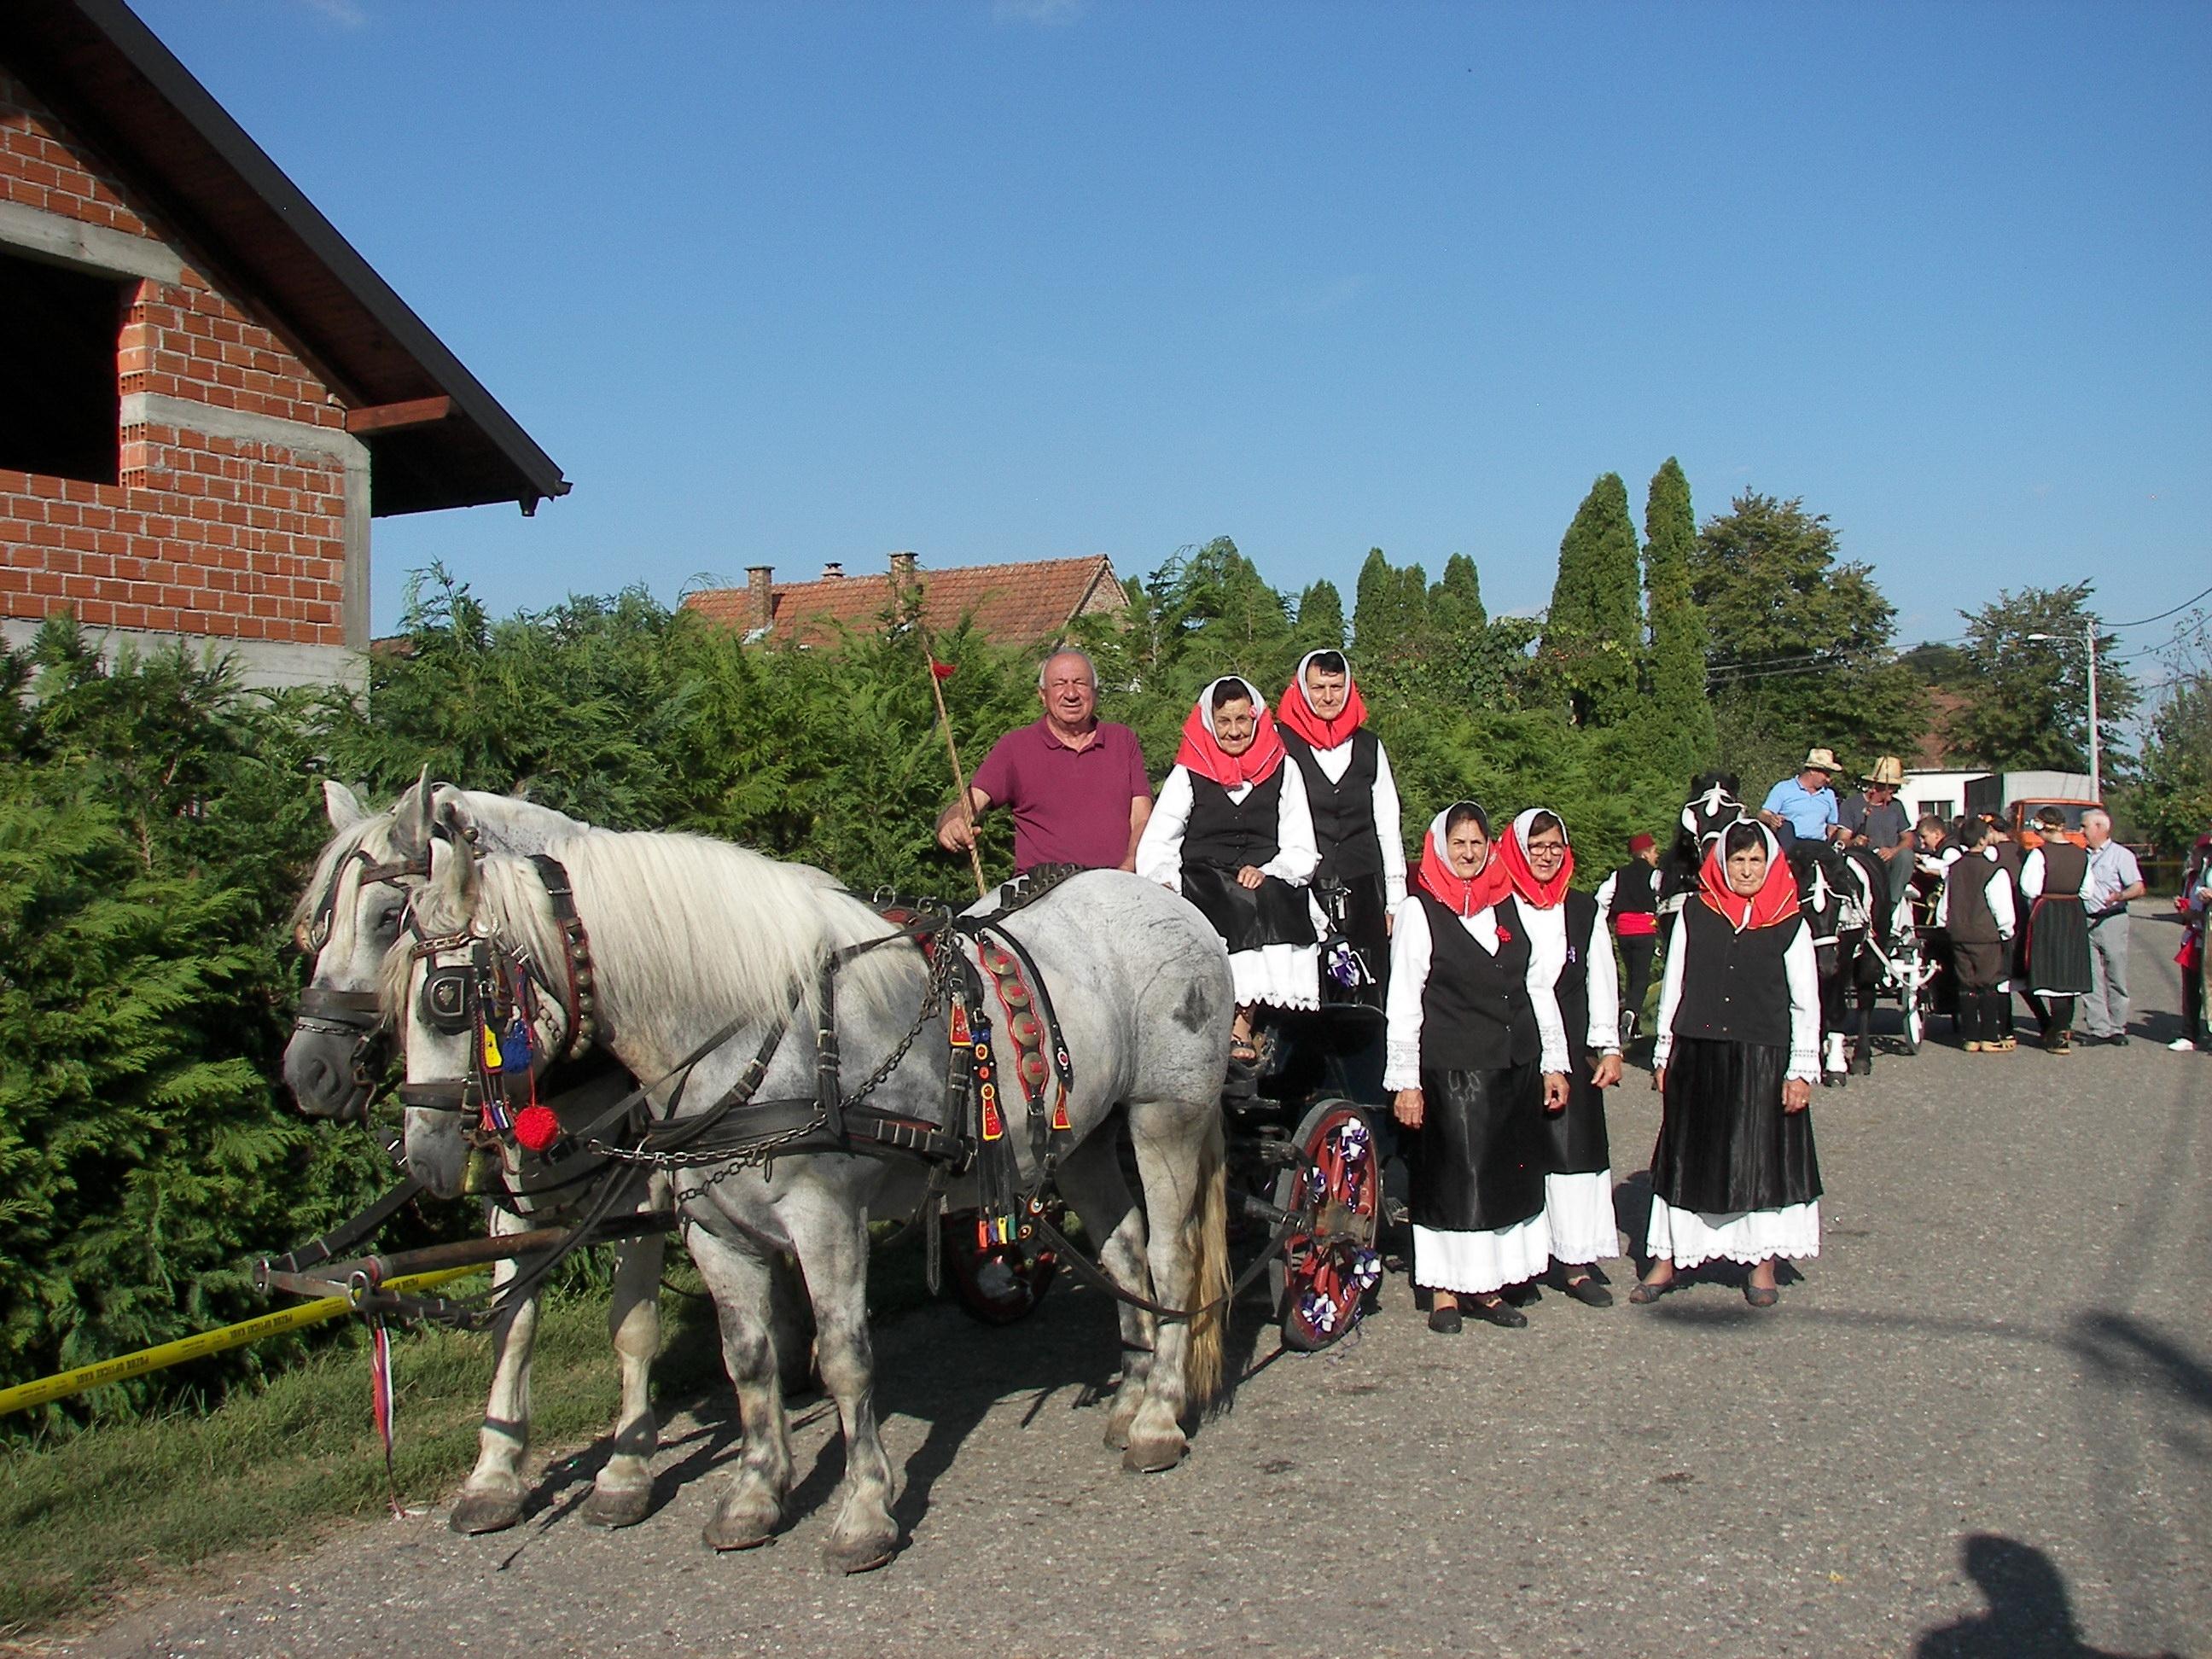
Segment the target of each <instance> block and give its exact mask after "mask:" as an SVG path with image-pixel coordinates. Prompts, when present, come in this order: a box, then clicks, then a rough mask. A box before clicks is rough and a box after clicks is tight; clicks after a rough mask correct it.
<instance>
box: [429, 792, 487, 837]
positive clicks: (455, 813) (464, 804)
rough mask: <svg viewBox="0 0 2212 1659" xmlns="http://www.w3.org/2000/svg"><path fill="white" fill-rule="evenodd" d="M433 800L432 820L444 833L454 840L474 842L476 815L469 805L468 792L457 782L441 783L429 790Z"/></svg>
mask: <svg viewBox="0 0 2212 1659" xmlns="http://www.w3.org/2000/svg"><path fill="white" fill-rule="evenodd" d="M430 794H431V799H432V802H433V810H432V812H431V817H432V820H433V821H434V822H435V823H436V824H437V825H438V827H439V829H441V831H442V832H443V833H445V834H447V835H448V836H452V837H453V839H454V840H456V841H465V842H474V841H475V840H476V838H477V815H476V813H475V812H474V811H472V810H471V808H470V806H469V798H468V793H467V792H466V791H465V790H464V789H463V788H462V787H460V786H459V784H453V783H441V784H438V785H436V786H435V787H434V788H433V789H432V790H431V792H430Z"/></svg>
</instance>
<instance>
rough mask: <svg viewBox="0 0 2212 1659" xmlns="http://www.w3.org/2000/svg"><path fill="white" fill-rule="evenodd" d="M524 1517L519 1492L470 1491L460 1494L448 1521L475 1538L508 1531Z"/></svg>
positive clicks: (458, 1529) (461, 1531) (460, 1532)
mask: <svg viewBox="0 0 2212 1659" xmlns="http://www.w3.org/2000/svg"><path fill="white" fill-rule="evenodd" d="M521 1519H522V1494H521V1493H520V1492H463V1493H462V1494H461V1498H460V1501H459V1503H457V1504H454V1505H453V1514H452V1515H451V1516H448V1517H447V1522H446V1524H447V1526H449V1527H451V1528H453V1530H454V1531H455V1532H458V1533H459V1534H462V1535H463V1536H465V1537H469V1538H475V1537H477V1536H480V1535H481V1534H484V1533H488V1532H505V1531H506V1530H507V1528H509V1527H511V1526H513V1524H514V1523H515V1522H518V1521H520V1520H521Z"/></svg>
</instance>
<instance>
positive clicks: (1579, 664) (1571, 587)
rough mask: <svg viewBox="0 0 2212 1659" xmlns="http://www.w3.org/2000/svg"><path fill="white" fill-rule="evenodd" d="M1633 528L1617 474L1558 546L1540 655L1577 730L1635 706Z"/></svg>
mask: <svg viewBox="0 0 2212 1659" xmlns="http://www.w3.org/2000/svg"><path fill="white" fill-rule="evenodd" d="M1643 638H1644V617H1643V605H1642V602H1641V600H1640V599H1639V598H1638V558H1637V546H1636V526H1635V525H1634V523H1633V522H1632V520H1630V518H1629V516H1628V490H1627V487H1626V485H1624V484H1623V483H1621V481H1620V474H1619V473H1617V472H1607V473H1606V474H1605V475H1604V476H1602V477H1600V478H1599V479H1598V480H1597V482H1596V483H1594V484H1592V485H1591V486H1590V489H1589V494H1588V495H1585V496H1583V501H1582V505H1581V506H1580V507H1577V508H1576V510H1575V516H1574V519H1573V520H1572V522H1571V523H1570V524H1569V525H1568V526H1567V533H1566V534H1565V536H1564V537H1562V538H1560V541H1559V574H1558V577H1557V579H1556V580H1554V581H1553V585H1552V604H1551V607H1550V609H1549V610H1548V611H1546V613H1545V617H1544V656H1545V658H1546V659H1547V661H1548V663H1549V665H1550V666H1551V669H1552V671H1553V674H1554V675H1556V676H1557V677H1558V678H1559V682H1560V684H1561V685H1562V686H1563V688H1564V689H1565V692H1566V694H1567V697H1568V702H1569V705H1570V707H1571V709H1572V711H1573V715H1574V719H1575V721H1576V723H1577V725H1595V726H1610V725H1613V724H1614V723H1616V722H1617V721H1620V720H1624V719H1626V717H1627V715H1628V714H1629V713H1630V711H1631V710H1632V708H1634V706H1635V701H1636V664H1637V659H1638V656H1639V655H1640V654H1641V650H1642V646H1643Z"/></svg>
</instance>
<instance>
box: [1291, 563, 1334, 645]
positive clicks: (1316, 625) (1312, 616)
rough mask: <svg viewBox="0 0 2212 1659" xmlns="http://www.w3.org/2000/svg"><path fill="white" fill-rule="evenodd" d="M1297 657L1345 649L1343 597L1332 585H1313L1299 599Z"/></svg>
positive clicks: (1332, 583) (1328, 582)
mask: <svg viewBox="0 0 2212 1659" xmlns="http://www.w3.org/2000/svg"><path fill="white" fill-rule="evenodd" d="M1296 633H1297V643H1298V646H1299V652H1298V654H1299V655H1300V656H1304V654H1305V653H1307V652H1308V651H1341V650H1343V649H1344V596H1343V595H1342V594H1340V593H1339V592H1337V591H1336V584H1335V583H1334V582H1331V581H1318V582H1315V583H1314V584H1313V585H1312V586H1310V587H1308V588H1307V589H1306V591H1305V592H1303V593H1301V594H1299V595H1298V619H1297V629H1296Z"/></svg>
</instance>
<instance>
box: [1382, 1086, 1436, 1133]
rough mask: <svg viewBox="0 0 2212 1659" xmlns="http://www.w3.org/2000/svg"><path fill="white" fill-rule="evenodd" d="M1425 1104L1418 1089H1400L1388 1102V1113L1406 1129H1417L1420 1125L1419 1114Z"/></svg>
mask: <svg viewBox="0 0 2212 1659" xmlns="http://www.w3.org/2000/svg"><path fill="white" fill-rule="evenodd" d="M1426 1105H1427V1103H1425V1101H1423V1100H1422V1098H1421V1091H1419V1089H1401V1090H1399V1091H1398V1097H1397V1098H1396V1099H1395V1100H1394V1101H1392V1102H1391V1103H1390V1115H1391V1116H1393V1117H1395V1118H1396V1119H1397V1120H1398V1121H1399V1122H1401V1123H1402V1124H1404V1125H1405V1126H1406V1127H1407V1128H1408V1129H1418V1128H1419V1127H1421V1115H1422V1114H1423V1112H1424V1111H1425V1109H1426Z"/></svg>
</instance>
